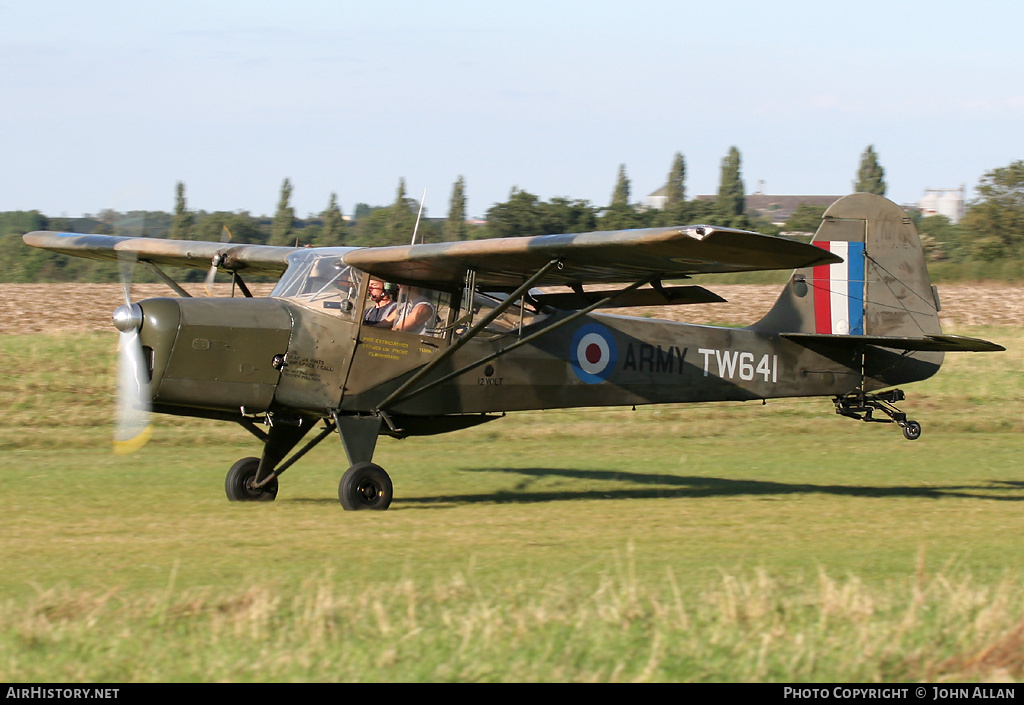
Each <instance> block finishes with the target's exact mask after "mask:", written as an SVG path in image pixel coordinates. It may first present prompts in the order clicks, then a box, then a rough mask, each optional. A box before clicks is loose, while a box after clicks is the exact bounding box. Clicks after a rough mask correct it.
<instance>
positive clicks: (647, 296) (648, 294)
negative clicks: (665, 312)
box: [531, 286, 725, 311]
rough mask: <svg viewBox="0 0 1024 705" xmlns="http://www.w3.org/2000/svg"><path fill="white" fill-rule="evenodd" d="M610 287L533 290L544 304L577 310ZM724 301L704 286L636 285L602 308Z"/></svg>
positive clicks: (588, 304) (589, 303)
mask: <svg viewBox="0 0 1024 705" xmlns="http://www.w3.org/2000/svg"><path fill="white" fill-rule="evenodd" d="M611 294H612V292H611V291H592V292H585V293H576V292H566V293H559V294H532V295H531V298H533V300H534V301H536V302H537V303H538V304H540V305H541V306H551V307H552V308H557V309H561V310H563V311H578V310H580V309H583V308H586V307H587V306H590V305H591V304H593V303H595V302H597V301H600V300H601V299H603V298H605V297H606V296H610V295H611ZM723 301H725V299H723V298H722V297H721V296H719V295H718V294H716V293H714V292H713V291H708V290H707V289H705V288H704V287H702V286H670V287H664V288H661V289H636V290H634V291H630V292H628V293H625V294H622V295H621V296H618V297H616V298H615V299H614V300H613V301H610V302H609V303H607V304H605V305H604V306H601V307H600V308H627V307H630V306H676V305H683V304H712V303H721V302H723Z"/></svg>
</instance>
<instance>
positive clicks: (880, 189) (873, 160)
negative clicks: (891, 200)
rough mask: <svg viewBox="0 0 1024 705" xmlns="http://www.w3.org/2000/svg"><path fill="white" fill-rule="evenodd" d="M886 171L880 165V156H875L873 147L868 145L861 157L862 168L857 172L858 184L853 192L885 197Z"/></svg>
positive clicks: (854, 186)
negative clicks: (884, 178)
mask: <svg viewBox="0 0 1024 705" xmlns="http://www.w3.org/2000/svg"><path fill="white" fill-rule="evenodd" d="M884 176H885V170H883V169H882V167H881V165H879V163H878V155H877V154H875V148H874V146H873V145H868V148H867V149H865V150H864V153H863V154H862V155H860V168H859V169H858V170H857V183H855V184H854V185H853V190H854V191H856V192H857V193H873V194H875V195H876V196H884V195H885V181H884V180H883V177H884Z"/></svg>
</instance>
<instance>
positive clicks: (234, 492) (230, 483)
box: [224, 458, 277, 502]
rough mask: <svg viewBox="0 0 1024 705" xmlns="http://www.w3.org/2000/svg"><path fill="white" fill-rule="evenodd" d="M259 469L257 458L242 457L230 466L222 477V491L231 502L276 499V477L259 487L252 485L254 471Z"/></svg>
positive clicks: (254, 477) (270, 500)
mask: <svg viewBox="0 0 1024 705" xmlns="http://www.w3.org/2000/svg"><path fill="white" fill-rule="evenodd" d="M259 469H260V459H259V458H242V459H241V460H239V461H238V462H237V463H235V464H234V465H232V466H231V469H230V470H228V476H227V477H226V478H224V493H225V494H226V495H227V496H228V499H229V500H231V501H232V502H273V501H274V500H275V499H277V478H276V477H275V478H274V479H273V480H271V481H270V482H268V483H267V484H266V485H264V486H263V487H261V488H259V489H254V488H253V486H252V482H253V480H255V479H256V471H257V470H259Z"/></svg>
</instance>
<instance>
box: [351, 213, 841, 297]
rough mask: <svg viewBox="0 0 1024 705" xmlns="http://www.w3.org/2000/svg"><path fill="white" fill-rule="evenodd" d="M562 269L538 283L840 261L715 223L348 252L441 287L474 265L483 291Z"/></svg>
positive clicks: (383, 269) (374, 269)
mask: <svg viewBox="0 0 1024 705" xmlns="http://www.w3.org/2000/svg"><path fill="white" fill-rule="evenodd" d="M556 259H557V260H559V261H560V262H561V267H559V268H557V269H554V270H552V271H551V273H550V274H549V275H547V276H546V277H545V278H544V279H543V280H542V281H539V282H537V284H536V285H537V286H545V285H559V284H568V285H573V284H582V283H626V282H635V281H638V280H639V279H642V278H645V277H650V276H656V277H664V278H673V277H683V276H688V275H691V274H705V273H711V272H751V271H757V270H765V269H796V268H798V267H810V266H814V265H818V264H829V263H834V262H841V261H842V258H841V257H837V256H836V255H833V254H831V253H828V252H825V251H824V250H822V249H821V248H819V247H813V246H811V245H805V244H803V243H800V242H795V241H793V240H787V239H785V238H781V237H772V236H770V235H761V234H759V233H753V232H748V231H745V230H733V229H729V228H719V227H713V226H693V227H671V228H648V229H643V230H617V231H607V232H591V233H579V234H566V235H541V236H537V237H520V238H496V239H491V240H470V241H464V242H446V243H438V244H427V245H409V246H400V247H372V248H361V249H356V250H351V251H349V252H348V253H346V254H345V255H344V260H345V264H348V265H351V266H353V267H356V268H358V269H361V270H363V271H365V272H369V273H370V274H373V275H374V276H378V277H381V278H383V279H386V280H388V281H395V282H400V283H407V284H421V285H424V286H430V287H433V288H438V289H452V288H456V287H459V286H461V285H462V283H463V280H464V278H465V274H466V270H469V269H472V270H475V271H476V283H477V286H479V287H481V288H484V289H488V288H490V289H502V288H509V287H516V286H518V285H520V284H521V283H522V282H523V281H524V280H525V279H526V278H527V277H529V276H530V275H532V274H534V273H535V272H536V271H537V270H539V269H540V268H541V267H543V266H544V265H545V264H547V263H548V262H550V261H551V260H556Z"/></svg>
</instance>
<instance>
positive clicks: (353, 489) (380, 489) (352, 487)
mask: <svg viewBox="0 0 1024 705" xmlns="http://www.w3.org/2000/svg"><path fill="white" fill-rule="evenodd" d="M392 496H394V487H392V485H391V478H390V477H388V474H387V473H386V472H384V468H382V467H381V466H379V465H374V464H373V463H356V464H355V465H353V466H352V467H350V468H349V469H348V470H346V471H345V474H344V475H342V476H341V482H340V483H338V500H339V501H340V502H341V506H342V507H344V508H345V509H346V510H348V511H353V512H354V511H356V510H359V509H376V510H378V511H383V510H385V509H387V508H388V507H389V506H391V498H392Z"/></svg>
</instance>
